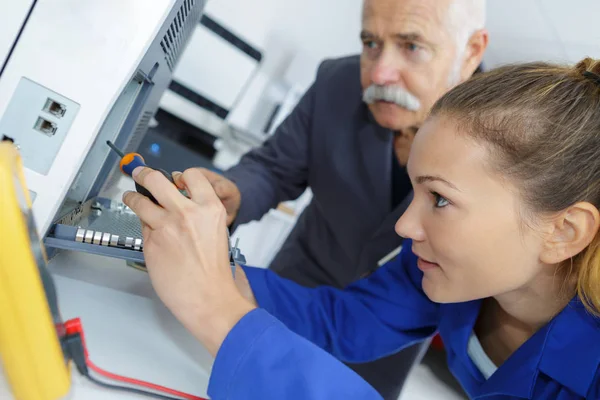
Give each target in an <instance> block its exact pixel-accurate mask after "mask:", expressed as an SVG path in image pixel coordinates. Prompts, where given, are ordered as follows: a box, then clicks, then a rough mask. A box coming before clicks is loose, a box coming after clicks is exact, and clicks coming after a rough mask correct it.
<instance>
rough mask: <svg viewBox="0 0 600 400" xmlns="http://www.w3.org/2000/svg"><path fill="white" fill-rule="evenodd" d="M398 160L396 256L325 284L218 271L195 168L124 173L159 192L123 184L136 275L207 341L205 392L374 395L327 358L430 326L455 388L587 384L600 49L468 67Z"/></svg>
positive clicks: (596, 336)
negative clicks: (401, 187)
mask: <svg viewBox="0 0 600 400" xmlns="http://www.w3.org/2000/svg"><path fill="white" fill-rule="evenodd" d="M408 169H409V174H410V177H411V180H412V183H413V187H414V200H413V202H412V204H411V205H410V207H409V209H408V210H407V212H406V213H405V214H404V215H403V217H402V218H401V219H400V220H399V221H398V223H397V225H396V230H397V232H398V234H399V235H400V236H402V237H405V238H407V240H406V241H405V242H404V246H403V250H402V252H401V254H400V255H399V256H398V258H397V259H395V260H394V261H392V262H390V263H388V264H387V265H385V266H384V267H382V268H380V269H379V270H378V271H377V272H375V273H374V274H373V275H371V276H370V277H368V278H366V279H363V280H361V281H359V282H357V283H356V284H354V285H351V286H350V287H348V288H347V289H345V290H343V291H339V290H334V289H331V288H327V287H322V288H317V289H306V288H303V287H300V286H298V285H296V284H294V283H292V282H290V281H286V280H284V279H281V278H279V277H277V276H276V275H274V274H273V273H271V272H269V271H266V270H261V269H254V268H244V270H242V269H239V273H238V274H237V278H236V282H234V280H233V279H232V277H231V273H230V270H229V268H228V257H227V245H226V241H225V237H226V234H225V212H224V210H223V207H222V206H221V205H220V203H219V201H218V199H217V197H216V195H215V194H214V193H213V191H212V189H211V186H210V184H209V183H208V182H207V181H206V180H205V179H204V178H203V176H202V174H201V173H199V172H197V171H194V170H188V171H186V172H185V173H183V174H182V175H179V176H178V177H177V179H176V180H177V183H178V185H179V186H180V187H185V188H186V189H187V191H188V193H190V195H191V199H188V198H184V197H183V196H181V195H180V194H179V192H178V191H177V190H176V189H175V188H174V187H173V186H169V185H170V184H169V183H168V181H167V180H166V179H164V178H163V176H162V175H161V174H160V173H156V172H153V171H151V170H149V169H145V170H140V171H136V172H137V174H136V178H135V179H136V180H137V181H138V182H139V183H140V184H142V185H143V186H145V187H147V188H148V189H149V190H150V191H151V192H152V193H153V194H154V195H155V197H156V198H157V199H158V200H159V202H160V204H161V206H162V207H159V206H155V205H154V204H153V203H151V202H150V201H149V200H148V199H146V198H145V197H143V196H141V195H139V194H136V193H130V194H126V195H125V202H126V203H127V204H128V205H129V206H130V207H131V208H132V209H133V210H134V211H135V212H136V213H137V214H138V215H139V216H140V218H141V219H142V221H143V222H144V224H145V228H144V238H145V243H144V252H145V256H146V262H147V266H148V270H149V273H150V277H151V279H152V282H153V284H154V286H155V288H156V290H157V292H158V294H159V296H160V297H161V299H162V300H163V301H164V302H165V304H166V305H167V306H168V307H169V308H170V309H171V310H172V311H173V313H174V314H175V315H176V316H177V317H178V318H179V319H180V320H181V321H182V323H183V324H184V325H185V326H186V327H187V328H188V329H189V330H190V331H191V332H192V333H193V334H194V335H195V336H196V337H197V338H198V339H199V340H200V341H201V342H202V343H203V344H204V345H205V346H206V347H207V348H208V349H209V350H210V351H211V352H212V353H213V354H215V355H216V361H215V366H214V369H213V373H212V377H211V386H210V387H209V394H210V395H211V396H212V398H213V399H238V398H240V399H241V398H244V399H254V398H256V399H347V398H356V399H370V398H378V395H377V393H376V392H375V391H374V390H373V389H372V388H370V387H369V386H368V385H367V384H366V383H365V382H364V381H362V380H361V379H360V378H359V377H358V376H357V375H355V374H354V373H353V372H352V371H350V370H349V369H347V368H346V367H344V365H343V364H342V363H341V362H339V361H338V360H336V358H337V359H340V360H343V361H348V362H364V361H369V360H373V359H376V358H378V357H382V356H385V355H389V354H391V353H394V352H396V351H398V350H399V349H401V348H403V347H404V346H407V345H409V344H411V343H414V342H416V341H420V340H424V339H425V338H427V337H429V336H431V335H432V334H434V333H435V332H436V331H439V332H440V334H441V336H442V338H443V340H444V342H445V344H446V347H447V350H448V363H449V366H450V369H451V370H452V371H453V373H454V374H455V376H456V377H457V378H458V380H459V381H460V382H461V384H462V385H463V387H464V388H465V390H466V392H467V393H468V394H469V395H470V396H471V397H472V398H486V399H504V398H530V399H561V400H563V399H579V398H583V399H594V400H597V399H600V372H599V364H600V318H599V317H598V316H599V314H600V234H599V233H598V230H599V226H600V213H599V211H598V209H599V208H600V62H599V61H594V60H592V59H586V60H583V61H582V62H580V63H579V64H577V65H576V66H575V67H573V68H565V67H559V66H554V65H549V64H544V63H534V64H524V65H517V66H508V67H504V68H500V69H497V70H495V71H492V72H490V73H487V74H484V75H481V76H477V77H474V78H473V79H471V80H470V81H468V82H466V83H464V84H462V85H460V86H459V87H457V88H456V89H454V90H452V91H451V92H449V93H448V94H447V95H445V96H444V97H443V98H442V99H441V100H439V101H438V103H437V104H436V105H435V106H434V108H433V110H432V112H431V115H430V117H429V118H428V119H427V121H426V123H425V124H424V125H423V126H422V128H421V129H420V130H419V132H418V134H417V135H416V137H415V140H414V143H413V146H412V149H411V154H410V160H409V164H408ZM349 226H351V221H349ZM236 283H237V286H236ZM257 306H259V307H261V308H260V309H257V308H256V307H257ZM306 339H308V340H306ZM311 342H312V343H311ZM328 353H329V354H328Z"/></svg>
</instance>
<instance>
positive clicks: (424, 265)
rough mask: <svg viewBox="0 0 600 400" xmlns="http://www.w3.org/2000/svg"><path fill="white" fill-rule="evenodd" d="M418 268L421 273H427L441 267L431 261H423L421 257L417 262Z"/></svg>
mask: <svg viewBox="0 0 600 400" xmlns="http://www.w3.org/2000/svg"><path fill="white" fill-rule="evenodd" d="M417 266H418V267H419V269H420V270H421V271H427V270H430V269H433V268H439V267H440V265H439V264H436V263H433V262H430V261H426V260H424V259H422V258H421V257H419V259H418V260H417Z"/></svg>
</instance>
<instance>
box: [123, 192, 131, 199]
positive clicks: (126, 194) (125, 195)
mask: <svg viewBox="0 0 600 400" xmlns="http://www.w3.org/2000/svg"><path fill="white" fill-rule="evenodd" d="M129 193H133V192H132V191H131V190H126V191H124V192H123V201H124V200H125V198H127V196H129Z"/></svg>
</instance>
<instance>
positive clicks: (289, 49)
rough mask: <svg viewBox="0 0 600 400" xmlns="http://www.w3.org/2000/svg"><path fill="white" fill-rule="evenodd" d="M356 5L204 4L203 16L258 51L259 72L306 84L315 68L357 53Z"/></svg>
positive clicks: (348, 0) (350, 0)
mask: <svg viewBox="0 0 600 400" xmlns="http://www.w3.org/2000/svg"><path fill="white" fill-rule="evenodd" d="M361 5H362V0H325V1H323V0H253V1H246V0H209V2H208V4H207V7H206V12H207V13H208V14H210V15H211V16H214V18H215V19H216V20H218V21H220V22H222V23H223V24H224V25H226V26H227V27H229V28H230V29H232V30H233V31H235V32H236V33H237V34H239V35H240V36H241V37H244V38H245V39H247V40H248V41H250V42H251V43H253V44H254V45H255V46H256V47H258V48H260V49H261V50H262V51H263V54H264V56H265V58H264V67H263V72H265V73H267V74H271V75H274V76H276V77H284V76H285V74H286V72H287V70H288V68H289V67H290V64H291V63H292V61H293V62H294V63H296V64H295V65H293V66H292V68H290V70H292V71H295V72H294V73H293V74H292V76H290V78H291V79H294V82H293V83H300V84H304V85H308V84H310V82H311V81H312V78H313V77H314V73H315V71H316V67H317V65H318V63H319V62H320V61H321V60H322V59H323V58H326V57H337V56H341V55H346V54H352V53H357V52H359V51H360V41H359V36H358V35H359V32H360V12H361Z"/></svg>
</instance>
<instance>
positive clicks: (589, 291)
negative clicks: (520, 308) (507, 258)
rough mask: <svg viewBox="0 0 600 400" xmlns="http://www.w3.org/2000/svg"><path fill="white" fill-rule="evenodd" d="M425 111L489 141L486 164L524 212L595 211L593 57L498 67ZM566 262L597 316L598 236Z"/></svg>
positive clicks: (599, 76) (599, 137) (598, 126)
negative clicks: (586, 207)
mask: <svg viewBox="0 0 600 400" xmlns="http://www.w3.org/2000/svg"><path fill="white" fill-rule="evenodd" d="M431 114H432V115H439V114H443V115H447V116H449V117H451V118H452V119H453V121H456V122H457V124H458V126H459V129H460V131H461V132H464V133H465V134H468V135H469V136H471V137H473V138H475V139H477V140H482V141H484V142H485V143H487V144H488V145H490V149H491V154H492V159H493V167H494V168H495V169H497V170H498V171H500V172H501V173H502V174H503V175H504V176H506V177H508V178H509V179H510V180H511V181H512V182H513V183H515V184H516V185H517V187H518V188H519V189H520V195H521V197H522V198H523V200H524V202H525V206H526V209H527V210H530V211H532V212H535V213H553V212H560V211H562V210H564V209H566V208H568V207H569V206H571V205H573V204H576V203H578V202H589V203H591V204H593V205H594V206H595V207H596V208H599V209H600V60H593V59H591V58H586V59H584V60H582V61H581V62H579V63H578V64H577V65H576V66H574V67H563V66H558V65H552V64H548V63H529V64H522V65H512V66H505V67H502V68H499V69H496V70H493V71H491V72H488V73H485V74H482V75H479V76H475V77H473V78H472V79H471V80H469V81H467V82H466V83H464V84H462V85H459V86H458V87H456V88H455V89H453V90H451V91H450V92H449V93H447V94H446V95H445V96H443V97H442V98H441V99H440V100H439V101H438V102H437V103H436V104H435V105H434V107H433V109H432V111H431ZM572 261H573V266H574V269H573V271H575V272H576V273H577V274H578V275H577V280H578V284H577V293H578V295H579V297H580V299H581V300H582V301H583V303H584V304H585V306H586V307H587V308H588V310H590V311H591V312H592V313H594V314H596V315H600V234H599V233H596V236H595V238H594V240H593V241H592V243H591V244H590V245H589V246H588V247H587V248H586V249H585V250H584V251H583V252H581V253H580V254H578V255H577V256H576V257H575V258H574V259H573V260H572Z"/></svg>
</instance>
